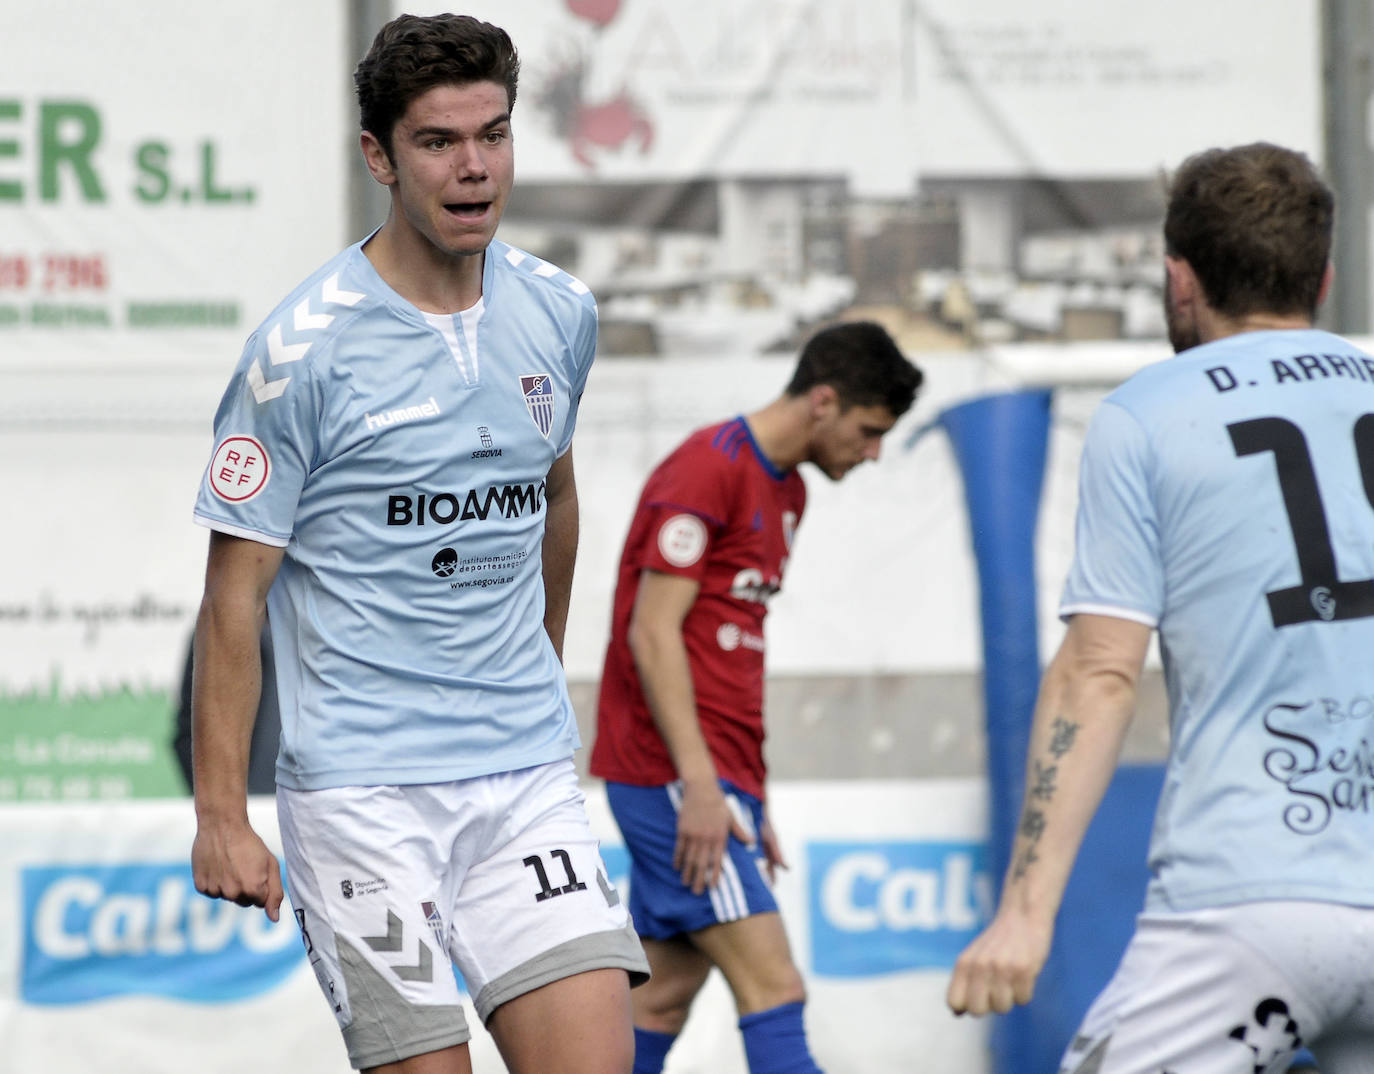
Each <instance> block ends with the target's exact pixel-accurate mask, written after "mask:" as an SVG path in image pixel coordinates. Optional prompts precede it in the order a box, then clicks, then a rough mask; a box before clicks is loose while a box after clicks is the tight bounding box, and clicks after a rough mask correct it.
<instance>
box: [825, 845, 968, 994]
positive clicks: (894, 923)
mask: <svg viewBox="0 0 1374 1074" xmlns="http://www.w3.org/2000/svg"><path fill="white" fill-rule="evenodd" d="M806 863H807V872H808V874H809V875H810V878H811V879H810V892H809V899H810V906H809V910H810V917H811V966H812V969H813V970H814V971H815V972H816V973H817V974H821V975H825V976H830V977H871V976H876V975H879V974H886V973H899V972H903V971H907V970H921V969H948V968H949V967H951V966H953V965H954V960H955V958H956V957H957V956H958V954H959V952H960V951H961V950H963V948H964V946H965V945H966V944H967V943H968V942H969V941H970V940H971V939H973V937H974V936H975V935H976V934H977V932H978V930H979V929H980V928H981V927H982V925H983V923H984V921H986V919H987V916H988V910H989V905H990V900H991V891H992V887H991V880H990V877H989V875H988V872H987V862H986V857H985V852H984V846H983V844H982V843H975V842H911V841H883V842H812V843H808V844H807V847H806Z"/></svg>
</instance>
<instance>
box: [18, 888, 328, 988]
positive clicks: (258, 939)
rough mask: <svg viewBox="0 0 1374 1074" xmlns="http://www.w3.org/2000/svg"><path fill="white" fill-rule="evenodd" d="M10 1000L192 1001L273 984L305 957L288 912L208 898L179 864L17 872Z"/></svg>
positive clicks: (277, 982)
mask: <svg viewBox="0 0 1374 1074" xmlns="http://www.w3.org/2000/svg"><path fill="white" fill-rule="evenodd" d="M20 885H21V890H22V897H23V911H24V955H23V967H22V970H21V981H20V995H21V996H22V998H23V1000H24V1002H26V1003H34V1004H46V1005H60V1004H74V1003H85V1002H89V1001H91V1000H98V999H105V998H108V997H111V996H128V995H157V996H166V997H169V998H172V999H179V1000H185V1001H188V1002H193V1003H217V1002H223V1001H226V1000H237V999H244V998H247V997H249V996H254V995H259V994H261V993H263V992H267V991H269V990H271V989H272V988H275V987H276V986H277V985H278V984H279V983H281V981H282V980H283V979H285V978H286V976H287V975H288V974H290V973H291V971H292V970H294V969H295V968H296V966H297V965H298V964H300V963H301V962H302V961H303V960H304V958H305V950H304V947H303V946H302V944H301V941H300V933H299V932H298V931H297V929H296V926H295V923H294V921H293V920H292V917H291V914H290V913H289V912H284V913H283V914H282V919H281V920H280V921H278V922H275V923H274V922H272V921H271V920H270V919H269V918H268V917H267V915H266V914H265V913H264V912H263V911H262V910H261V909H258V908H256V907H242V906H236V905H234V904H233V903H229V902H225V901H223V900H219V899H209V898H206V897H205V896H203V895H201V894H200V893H199V892H197V891H196V890H195V885H194V883H193V881H192V878H191V870H190V867H189V866H188V865H186V864H184V863H180V862H177V863H138V864H104V865H65V864H64V865H54V866H36V867H30V868H26V869H23V870H21V874H20Z"/></svg>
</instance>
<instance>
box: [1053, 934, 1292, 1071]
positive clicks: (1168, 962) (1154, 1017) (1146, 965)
mask: <svg viewBox="0 0 1374 1074" xmlns="http://www.w3.org/2000/svg"><path fill="white" fill-rule="evenodd" d="M1310 1020H1311V1012H1310V1009H1309V1008H1308V1007H1307V1005H1306V1002H1305V997H1304V996H1303V995H1302V994H1300V991H1299V990H1298V989H1295V988H1294V986H1293V985H1292V983H1291V982H1290V981H1289V979H1288V977H1287V976H1286V975H1285V974H1284V973H1283V972H1282V970H1281V969H1280V968H1279V967H1278V965H1277V964H1276V963H1274V962H1273V961H1271V960H1270V959H1269V958H1267V957H1266V956H1265V955H1264V954H1262V953H1261V952H1259V951H1257V950H1256V949H1255V948H1254V947H1252V946H1251V945H1250V944H1249V943H1247V942H1245V941H1244V940H1242V939H1240V938H1239V937H1237V936H1236V935H1235V934H1234V933H1233V932H1232V931H1230V930H1229V929H1228V928H1227V927H1226V924H1225V912H1224V911H1215V910H1207V911H1200V912H1197V913H1188V914H1142V915H1141V917H1140V918H1139V920H1138V922H1137V927H1136V933H1135V935H1134V937H1133V938H1132V939H1131V942H1130V944H1129V945H1128V946H1127V948H1126V953H1125V955H1124V956H1123V957H1122V960H1121V965H1120V966H1119V967H1118V968H1117V971H1116V974H1115V975H1114V976H1113V978H1112V980H1111V981H1110V983H1109V984H1108V985H1107V987H1106V989H1105V990H1104V991H1103V992H1102V994H1101V995H1100V996H1098V998H1097V1000H1096V1001H1095V1002H1094V1003H1093V1005H1092V1007H1091V1008H1090V1009H1089V1011H1088V1013H1087V1015H1086V1017H1085V1018H1084V1020H1083V1024H1082V1026H1081V1027H1080V1028H1079V1031H1078V1033H1077V1034H1076V1036H1075V1037H1074V1039H1073V1041H1072V1043H1071V1044H1070V1046H1069V1049H1068V1051H1067V1052H1066V1053H1065V1056H1064V1060H1063V1063H1062V1065H1061V1067H1060V1071H1061V1074H1160V1071H1168V1072H1170V1074H1277V1072H1279V1071H1282V1070H1285V1069H1286V1068H1287V1066H1288V1063H1289V1061H1290V1060H1291V1059H1292V1057H1293V1056H1294V1054H1296V1052H1297V1050H1298V1048H1299V1047H1300V1046H1301V1043H1302V1029H1301V1028H1300V1023H1301V1022H1306V1021H1310Z"/></svg>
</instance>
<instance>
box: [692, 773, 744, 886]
mask: <svg viewBox="0 0 1374 1074" xmlns="http://www.w3.org/2000/svg"><path fill="white" fill-rule="evenodd" d="M732 834H733V835H734V836H735V838H737V839H739V840H740V841H741V842H745V843H748V842H751V839H750V835H749V832H748V830H747V829H746V828H745V827H744V826H743V825H742V824H741V823H740V822H739V820H738V819H736V817H735V815H734V813H732V812H731V810H730V807H729V805H728V803H727V802H726V801H725V792H724V791H722V790H721V788H720V784H719V783H717V782H716V781H715V780H711V781H709V782H708V781H701V782H697V783H688V782H686V781H685V780H684V781H683V784H682V808H681V809H679V810H678V815H677V845H676V846H674V848H673V868H674V869H676V870H678V872H679V873H681V874H682V882H683V884H685V885H686V886H687V887H689V888H691V890H692V894H693V895H700V894H701V893H702V892H703V891H705V890H706V889H707V888H709V887H711V886H712V885H713V884H715V882H716V881H717V880H719V879H720V865H721V861H722V859H723V858H724V857H725V845H726V843H727V842H728V841H729V838H730V836H731V835H732Z"/></svg>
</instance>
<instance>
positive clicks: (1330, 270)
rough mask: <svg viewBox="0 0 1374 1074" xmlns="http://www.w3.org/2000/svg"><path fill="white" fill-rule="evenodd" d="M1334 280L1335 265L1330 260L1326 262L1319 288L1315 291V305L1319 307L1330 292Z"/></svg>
mask: <svg viewBox="0 0 1374 1074" xmlns="http://www.w3.org/2000/svg"><path fill="white" fill-rule="evenodd" d="M1335 282H1336V266H1335V265H1333V264H1332V263H1331V262H1330V261H1328V262H1327V263H1326V271H1325V272H1323V273H1322V285H1321V289H1320V290H1319V291H1317V306H1318V307H1320V306H1321V304H1322V303H1323V302H1325V301H1326V299H1327V296H1329V295H1330V294H1331V285H1332V284H1333V283H1335Z"/></svg>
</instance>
